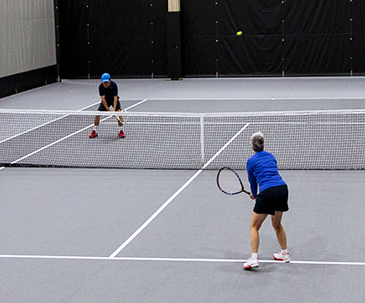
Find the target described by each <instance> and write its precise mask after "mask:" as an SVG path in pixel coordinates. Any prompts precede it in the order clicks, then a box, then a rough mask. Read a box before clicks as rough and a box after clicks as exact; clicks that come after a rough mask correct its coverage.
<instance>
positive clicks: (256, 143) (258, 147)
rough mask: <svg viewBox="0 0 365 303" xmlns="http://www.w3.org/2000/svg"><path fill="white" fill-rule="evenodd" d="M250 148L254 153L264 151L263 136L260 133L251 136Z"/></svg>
mask: <svg viewBox="0 0 365 303" xmlns="http://www.w3.org/2000/svg"><path fill="white" fill-rule="evenodd" d="M250 140H251V146H252V149H253V150H254V151H256V152H258V151H262V150H263V149H264V135H263V133H262V132H260V131H258V132H256V133H254V134H252V136H251V139H250Z"/></svg>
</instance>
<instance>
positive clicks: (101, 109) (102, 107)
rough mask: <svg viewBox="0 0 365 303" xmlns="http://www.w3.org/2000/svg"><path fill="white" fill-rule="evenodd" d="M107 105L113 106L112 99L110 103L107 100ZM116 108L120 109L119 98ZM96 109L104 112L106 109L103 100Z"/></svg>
mask: <svg viewBox="0 0 365 303" xmlns="http://www.w3.org/2000/svg"><path fill="white" fill-rule="evenodd" d="M108 106H109V107H113V106H114V101H112V102H111V103H110V102H108ZM116 110H121V107H120V102H119V99H118V103H117V109H116ZM98 111H102V112H105V111H106V108H105V106H104V104H103V102H100V105H99V108H98Z"/></svg>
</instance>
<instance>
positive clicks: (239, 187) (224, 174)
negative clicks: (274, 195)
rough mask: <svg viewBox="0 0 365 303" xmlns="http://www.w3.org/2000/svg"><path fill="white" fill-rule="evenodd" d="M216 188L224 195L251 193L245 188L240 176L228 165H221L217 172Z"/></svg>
mask: <svg viewBox="0 0 365 303" xmlns="http://www.w3.org/2000/svg"><path fill="white" fill-rule="evenodd" d="M217 185H218V188H219V189H220V190H221V191H222V192H223V193H225V194H226V195H237V194H240V193H245V194H247V195H251V193H250V192H249V191H247V190H245V187H244V186H243V183H242V181H241V178H240V176H239V175H238V174H237V173H236V172H235V171H234V170H233V169H232V168H229V167H222V168H221V169H220V170H219V171H218V174H217Z"/></svg>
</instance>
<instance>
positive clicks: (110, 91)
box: [99, 81, 118, 106]
mask: <svg viewBox="0 0 365 303" xmlns="http://www.w3.org/2000/svg"><path fill="white" fill-rule="evenodd" d="M99 95H100V96H105V100H106V103H108V105H109V106H112V105H113V103H114V96H118V85H117V84H116V83H115V82H114V81H110V85H109V87H108V88H105V87H104V85H103V83H100V85H99Z"/></svg>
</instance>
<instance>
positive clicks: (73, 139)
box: [0, 109, 365, 170]
mask: <svg viewBox="0 0 365 303" xmlns="http://www.w3.org/2000/svg"><path fill="white" fill-rule="evenodd" d="M0 115H1V120H0V121H1V122H0V130H1V132H0V149H1V152H0V153H1V159H0V163H1V164H2V165H3V166H41V167H43V166H44V167H47V166H51V167H90V168H151V169H199V168H202V167H203V168H206V169H217V168H220V167H222V166H229V167H232V168H234V169H244V168H245V167H246V160H247V159H248V158H249V157H250V156H251V155H252V154H253V152H252V150H251V147H250V136H251V134H252V133H254V132H256V131H259V130H260V131H262V132H263V134H264V136H265V150H267V151H269V152H272V153H273V154H274V155H275V156H276V158H277V161H278V167H279V169H298V170H300V169H328V170H335V169H341V170H360V169H365V157H364V150H365V110H338V111H302V112H256V113H205V114H195V113H193V114H185V113H137V112H133V113H132V112H128V113H123V114H121V115H122V116H124V119H125V120H126V121H125V124H124V126H123V130H124V133H125V135H126V138H124V139H120V138H119V137H118V124H117V120H116V119H115V117H114V116H113V112H91V111H54V110H11V109H0ZM95 115H101V122H100V125H99V128H98V134H99V136H98V137H97V138H95V139H89V134H90V132H91V130H92V127H93V121H94V116H95Z"/></svg>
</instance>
